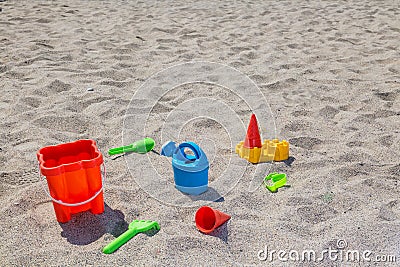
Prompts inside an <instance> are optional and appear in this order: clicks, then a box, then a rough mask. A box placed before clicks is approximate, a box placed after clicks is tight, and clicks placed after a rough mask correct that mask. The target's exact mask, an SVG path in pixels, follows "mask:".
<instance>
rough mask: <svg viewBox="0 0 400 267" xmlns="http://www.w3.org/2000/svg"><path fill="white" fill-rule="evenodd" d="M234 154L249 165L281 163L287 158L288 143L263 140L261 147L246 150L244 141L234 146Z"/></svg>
mask: <svg viewBox="0 0 400 267" xmlns="http://www.w3.org/2000/svg"><path fill="white" fill-rule="evenodd" d="M235 152H236V153H237V154H238V155H239V157H241V158H244V159H246V160H248V161H250V162H251V163H259V162H267V161H282V160H287V159H288V158H289V142H288V141H286V140H282V141H279V140H278V139H273V140H268V139H267V140H264V142H263V144H262V147H261V148H258V147H254V148H246V147H244V141H242V142H240V143H239V144H237V145H236V148H235Z"/></svg>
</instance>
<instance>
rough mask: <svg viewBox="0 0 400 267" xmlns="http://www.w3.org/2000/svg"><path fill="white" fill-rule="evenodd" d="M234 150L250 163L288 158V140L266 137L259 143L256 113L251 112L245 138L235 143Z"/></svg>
mask: <svg viewBox="0 0 400 267" xmlns="http://www.w3.org/2000/svg"><path fill="white" fill-rule="evenodd" d="M235 152H236V153H237V154H238V155H239V157H241V158H244V159H246V160H248V161H250V162H251V163H259V162H267V161H282V160H287V159H288V158H289V142H288V141H286V140H282V141H279V140H278V139H273V140H268V139H267V140H264V142H263V143H262V144H261V137H260V132H259V130H258V124H257V119H256V115H255V114H252V115H251V119H250V123H249V127H248V128H247V134H246V139H245V141H242V142H240V143H239V144H237V145H236V148H235Z"/></svg>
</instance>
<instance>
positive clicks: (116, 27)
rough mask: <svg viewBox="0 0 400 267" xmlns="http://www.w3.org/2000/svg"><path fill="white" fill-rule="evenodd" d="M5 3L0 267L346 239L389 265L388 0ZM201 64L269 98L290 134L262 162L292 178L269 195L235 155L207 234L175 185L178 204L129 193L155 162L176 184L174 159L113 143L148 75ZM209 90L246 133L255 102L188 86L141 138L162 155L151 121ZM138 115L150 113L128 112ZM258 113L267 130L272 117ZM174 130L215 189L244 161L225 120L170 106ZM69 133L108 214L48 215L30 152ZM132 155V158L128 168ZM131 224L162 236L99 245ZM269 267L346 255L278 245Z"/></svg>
mask: <svg viewBox="0 0 400 267" xmlns="http://www.w3.org/2000/svg"><path fill="white" fill-rule="evenodd" d="M0 7H1V12H0V47H1V49H0V90H1V91H0V92H1V94H0V125H1V126H0V136H1V138H0V162H1V164H0V166H1V168H0V215H1V220H0V229H1V231H0V240H1V242H0V251H1V255H0V265H2V266H13V265H15V266H40V265H41V266H50V265H54V266H55V265H64V266H65V265H75V266H83V265H95V266H116V265H124V266H125V265H135V266H136V265H137V266H154V265H157V266H166V265H170V266H178V265H180V266H188V265H190V266H200V265H201V266H224V265H226V266H236V265H238V266H239V265H258V264H260V265H267V264H270V262H268V260H267V261H262V260H260V259H259V257H258V256H261V258H262V256H263V254H262V253H261V254H260V255H259V251H260V250H264V249H265V247H266V246H267V248H268V249H269V250H277V251H278V250H285V251H287V252H289V251H290V250H296V251H298V252H300V253H301V252H302V251H303V250H306V249H313V250H315V251H316V252H317V253H319V252H321V251H323V250H324V249H328V248H329V247H330V248H332V249H335V248H338V247H339V246H338V243H340V242H342V243H340V245H341V244H343V242H346V243H347V246H346V247H345V248H344V250H347V249H351V250H359V251H360V252H362V251H365V250H369V251H371V252H373V253H372V256H371V258H373V257H374V256H376V255H395V256H396V257H397V260H398V261H400V255H399V252H400V199H399V192H400V189H399V174H400V164H399V156H400V153H399V151H400V146H399V141H400V135H399V131H400V130H399V115H400V55H399V43H400V25H399V17H400V9H399V5H398V3H396V1H368V2H366V1H324V2H320V1H315V2H311V1H264V2H263V3H259V2H258V1H248V2H238V1H226V2H224V3H214V1H209V2H201V1H199V2H194V3H188V2H187V1H176V2H174V3H172V2H162V3H159V2H153V1H140V2H136V3H135V2H133V1H132V2H130V1H101V2H100V1H86V2H82V1H77V0H71V1H4V2H3V1H2V2H1V3H0ZM194 61H209V62H216V63H219V64H223V65H226V66H229V67H232V68H235V69H237V70H238V71H240V72H241V73H243V74H244V75H247V76H248V77H249V78H250V79H252V80H253V81H254V82H255V84H256V85H257V86H258V87H259V88H260V90H261V92H262V93H263V94H264V95H265V97H266V99H267V102H268V104H269V106H270V108H271V111H272V114H273V118H274V122H275V125H276V137H277V138H279V139H286V140H288V141H289V142H290V156H291V160H290V161H287V162H277V163H273V164H269V165H268V166H269V167H271V169H270V171H278V172H285V173H286V174H287V175H288V184H289V185H290V187H285V188H281V189H280V190H279V191H278V192H277V193H275V194H272V193H270V192H269V191H267V190H266V189H265V188H263V187H262V186H261V185H259V186H258V187H256V188H253V190H250V189H249V184H250V183H251V180H252V179H253V178H254V175H255V174H254V172H255V167H256V166H253V165H251V164H248V163H246V162H245V161H244V160H239V161H240V162H242V163H241V164H243V165H245V166H247V167H248V168H247V169H246V171H245V172H244V174H243V175H242V176H241V177H232V181H237V183H236V182H232V183H233V184H232V185H233V188H232V190H230V191H229V192H227V193H226V194H225V195H221V197H222V198H219V199H218V201H211V202H207V201H206V202H205V203H206V204H207V205H210V206H211V207H213V208H216V209H218V210H220V211H223V212H225V213H227V214H229V215H231V216H232V218H231V220H230V221H229V222H228V223H227V224H225V225H223V226H222V227H220V228H219V229H218V230H216V231H215V232H214V233H213V234H212V235H204V234H202V233H200V232H199V231H198V230H197V229H196V227H195V223H194V214H195V212H196V210H197V208H198V206H199V205H201V204H202V203H201V201H197V200H196V199H191V198H189V197H188V196H185V195H181V197H182V200H181V201H182V202H179V201H176V202H175V203H172V204H171V203H168V194H160V195H162V196H163V197H164V198H166V199H161V200H160V199H156V198H154V197H153V195H152V193H155V192H157V190H158V188H157V185H153V187H152V188H153V189H154V192H148V191H149V190H148V188H147V189H146V190H145V189H143V188H142V187H143V186H141V185H140V181H149V180H148V179H156V181H157V179H158V178H157V177H147V176H146V175H145V174H143V176H142V171H141V170H142V169H141V164H145V163H146V162H147V163H148V159H150V162H151V163H152V165H153V166H154V168H155V169H156V170H158V171H159V172H160V173H161V174H160V175H161V176H162V177H164V178H165V179H166V180H167V181H170V182H172V181H173V177H172V176H173V174H172V168H171V166H170V162H169V161H168V159H166V158H163V157H160V156H158V155H156V154H155V153H150V154H148V155H137V154H131V155H127V156H125V157H120V158H116V159H114V158H112V157H109V156H108V155H107V153H106V152H107V150H108V149H109V148H112V147H117V146H120V145H121V144H122V142H124V143H125V144H129V141H135V140H124V141H122V138H123V129H124V116H125V113H126V112H127V110H128V106H129V103H130V100H131V99H132V98H133V96H134V94H135V92H137V90H139V88H140V86H141V85H142V84H143V83H144V82H145V81H146V80H147V79H148V78H149V77H151V76H152V75H154V74H155V73H157V72H159V71H162V70H164V69H166V68H168V67H171V66H175V65H177V64H182V63H185V62H194ZM89 88H92V90H88V89H89ZM149 95H150V96H151V92H149ZM211 96H212V97H213V98H215V99H217V100H218V101H221V102H224V103H225V104H226V105H227V106H229V107H230V108H231V109H232V110H233V111H234V113H235V114H237V116H238V117H239V118H240V120H241V121H242V123H241V124H237V125H234V126H233V127H236V128H235V129H236V130H237V131H238V132H243V133H244V132H245V130H246V129H245V127H246V126H247V124H248V121H249V119H250V115H251V113H252V110H251V109H249V108H248V107H246V106H245V105H243V103H242V102H241V101H243V99H240V97H238V96H236V95H234V94H231V93H230V91H229V90H228V89H227V88H223V87H221V86H217V85H212V84H191V85H190V84H189V85H182V86H180V87H177V88H173V89H172V90H171V91H169V92H168V94H166V95H164V96H162V97H161V99H159V100H158V103H157V105H156V106H155V107H154V108H153V109H152V111H151V116H149V119H148V121H147V124H146V127H147V132H146V134H148V135H149V136H150V137H153V138H154V139H155V140H156V141H157V144H156V147H155V149H156V150H157V151H159V150H160V148H161V145H162V143H161V141H165V140H162V139H161V137H160V128H161V126H162V125H163V123H164V122H165V120H167V117H168V114H169V113H170V112H174V111H175V110H176V109H177V107H178V105H180V104H183V103H185V101H187V100H190V99H194V98H197V97H211ZM196 108H197V109H199V110H200V111H202V112H204V113H207V112H208V110H207V107H206V106H197V107H196ZM135 112H136V113H135ZM135 114H136V115H137V116H138V117H139V116H140V115H143V114H140V109H137V111H135V109H132V110H131V115H133V116H134V115H135ZM258 119H259V124H260V127H264V128H270V129H271V128H273V127H274V126H273V125H272V124H268V125H266V124H267V123H268V122H267V120H266V119H264V118H260V117H259V118H258ZM173 123H175V124H174V125H176V127H178V128H179V129H180V130H181V135H180V136H179V138H178V139H179V140H174V141H177V142H181V141H184V140H185V139H191V140H193V141H196V142H203V145H204V146H205V148H207V149H206V152H207V155H208V157H209V158H210V159H211V160H210V162H211V165H210V181H215V180H218V177H219V176H220V175H221V174H223V173H224V171H225V170H226V168H227V166H228V163H229V160H230V158H231V159H233V160H235V159H236V160H237V158H238V156H237V155H236V154H234V153H233V154H232V153H231V152H232V150H233V149H234V146H235V144H232V143H231V141H230V140H229V136H230V134H231V133H229V132H226V131H225V130H224V127H222V126H221V125H220V124H219V123H218V121H213V120H210V119H207V118H197V119H196V120H194V121H189V122H188V121H187V120H186V118H184V117H183V116H182V117H179V116H177V117H175V120H174V121H173ZM125 126H126V125H125ZM274 129H275V128H274ZM141 137H143V136H138V139H139V138H141ZM78 139H93V140H96V142H97V144H98V147H99V149H100V150H101V151H102V152H103V155H104V161H105V166H106V167H107V178H106V181H105V189H104V200H105V204H106V208H105V212H104V213H103V214H101V215H93V214H91V213H89V212H85V213H81V214H77V215H74V216H73V218H72V219H71V221H70V222H68V223H65V224H59V223H58V222H57V221H56V218H55V214H54V210H53V206H52V203H51V201H50V200H49V198H48V197H47V195H46V194H45V192H44V190H43V187H46V182H44V181H40V180H39V179H40V178H39V171H38V161H37V159H36V153H37V151H38V150H39V149H40V148H41V147H44V146H48V145H56V144H60V143H64V142H71V141H75V140H78ZM243 139H244V135H243ZM207 142H208V143H207ZM124 158H125V159H124ZM126 158H129V160H128V159H126ZM136 160H137V161H136ZM132 161H133V162H137V164H138V165H137V166H132V164H131V165H130V167H128V165H129V164H127V162H132ZM246 164H247V165H246ZM265 166H267V165H265ZM266 174H267V173H263V175H266ZM261 178H262V177H261ZM138 181H139V183H138ZM149 186H150V185H149ZM150 188H151V186H150ZM171 188H172V189H171V190H174V191H176V190H175V189H173V186H172V184H171ZM213 190H215V192H214V193H215V194H220V193H221V192H219V188H213ZM175 193H176V192H175ZM186 204H187V206H191V207H184V206H185V205H186ZM135 219H146V220H156V221H158V222H159V224H160V226H161V230H160V231H159V232H158V233H156V234H154V235H153V236H148V235H145V234H139V235H137V236H136V237H134V238H133V239H132V240H130V241H129V242H128V243H127V244H125V245H124V246H123V247H121V248H120V249H119V250H118V251H116V252H115V253H114V254H111V255H105V254H103V253H102V252H101V249H102V248H103V247H104V246H105V245H106V244H107V243H108V242H110V241H111V240H113V239H114V238H115V237H116V236H118V235H119V234H121V233H122V232H123V231H124V230H126V229H127V225H128V224H129V223H130V222H131V221H133V220H135ZM292 256H293V255H292ZM286 257H288V255H286ZM272 264H274V265H276V266H281V265H282V264H289V265H290V266H293V265H295V266H337V264H340V263H338V261H337V260H336V261H335V260H330V259H329V258H327V257H325V259H323V260H322V261H320V262H300V261H296V260H289V261H288V262H287V263H283V262H281V261H280V260H279V259H278V258H277V255H276V254H275V255H274V259H273V262H272ZM345 264H347V265H352V264H353V265H355V264H356V263H354V262H352V263H345ZM369 264H372V263H369ZM365 265H367V263H365V262H364V263H362V264H361V265H360V266H365ZM393 265H394V264H393Z"/></svg>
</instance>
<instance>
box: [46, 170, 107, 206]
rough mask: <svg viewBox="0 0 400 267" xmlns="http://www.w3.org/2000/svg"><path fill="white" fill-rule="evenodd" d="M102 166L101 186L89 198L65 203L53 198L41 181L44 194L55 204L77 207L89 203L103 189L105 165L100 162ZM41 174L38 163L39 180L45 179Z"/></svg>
mask: <svg viewBox="0 0 400 267" xmlns="http://www.w3.org/2000/svg"><path fill="white" fill-rule="evenodd" d="M101 165H102V166H103V175H102V176H103V179H102V180H101V188H100V189H99V191H97V192H96V193H95V194H94V195H93V196H92V197H90V198H89V199H87V200H85V201H82V202H79V203H67V202H63V201H61V200H58V199H55V198H53V197H52V196H51V195H50V191H48V190H47V189H46V187H45V186H43V183H41V184H42V187H43V190H44V192H45V193H46V195H47V196H48V197H49V198H51V200H52V201H53V202H55V203H57V204H60V205H63V206H67V207H77V206H81V205H85V204H87V203H89V202H90V201H92V200H93V199H95V198H96V197H97V196H98V195H99V194H100V193H101V192H102V191H103V186H104V181H105V180H106V166H105V165H104V163H103V164H101ZM43 177H44V176H43V175H42V174H41V172H40V165H39V181H43V180H45V179H43Z"/></svg>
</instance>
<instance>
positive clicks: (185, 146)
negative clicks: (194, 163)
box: [179, 142, 200, 160]
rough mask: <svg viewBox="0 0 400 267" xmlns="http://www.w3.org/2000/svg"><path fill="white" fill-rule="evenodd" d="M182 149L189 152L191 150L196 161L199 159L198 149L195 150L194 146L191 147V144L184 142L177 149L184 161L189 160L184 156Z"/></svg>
mask: <svg viewBox="0 0 400 267" xmlns="http://www.w3.org/2000/svg"><path fill="white" fill-rule="evenodd" d="M184 148H189V149H190V150H192V151H193V153H194V155H195V157H196V159H199V158H200V151H198V149H197V148H196V147H195V146H194V145H192V144H191V143H189V142H185V143H182V144H180V145H179V149H180V151H181V153H182V154H183V155H184V157H185V158H186V159H188V160H190V159H189V158H188V157H187V156H186V153H185V151H184Z"/></svg>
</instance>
